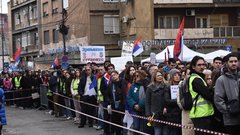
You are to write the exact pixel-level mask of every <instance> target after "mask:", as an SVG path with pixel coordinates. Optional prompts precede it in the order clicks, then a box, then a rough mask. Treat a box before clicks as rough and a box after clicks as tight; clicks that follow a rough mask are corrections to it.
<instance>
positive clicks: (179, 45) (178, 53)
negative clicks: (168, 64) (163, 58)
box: [173, 18, 184, 61]
mask: <svg viewBox="0 0 240 135" xmlns="http://www.w3.org/2000/svg"><path fill="white" fill-rule="evenodd" d="M183 35H184V18H183V20H182V23H181V25H180V27H179V30H178V33H177V37H176V41H175V45H174V48H173V55H174V58H175V59H177V60H181V61H183Z"/></svg>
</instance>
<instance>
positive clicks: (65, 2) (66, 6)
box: [63, 0, 68, 9]
mask: <svg viewBox="0 0 240 135" xmlns="http://www.w3.org/2000/svg"><path fill="white" fill-rule="evenodd" d="M63 8H64V9H68V0H63Z"/></svg>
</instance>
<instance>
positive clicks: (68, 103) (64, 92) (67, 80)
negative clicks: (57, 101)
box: [63, 71, 73, 120]
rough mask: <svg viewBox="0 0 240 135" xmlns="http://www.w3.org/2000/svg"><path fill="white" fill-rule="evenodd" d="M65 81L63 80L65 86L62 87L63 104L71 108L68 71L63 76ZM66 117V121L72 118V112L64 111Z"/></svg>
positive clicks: (70, 79)
mask: <svg viewBox="0 0 240 135" xmlns="http://www.w3.org/2000/svg"><path fill="white" fill-rule="evenodd" d="M64 75H65V77H66V79H65V85H64V87H65V88H64V91H63V95H64V96H66V97H65V98H64V103H65V106H66V107H68V108H71V100H70V99H72V95H71V83H72V78H71V75H70V73H69V72H68V71H66V73H65V74H64ZM66 115H67V119H68V120H70V119H72V118H73V116H72V111H71V110H70V109H66Z"/></svg>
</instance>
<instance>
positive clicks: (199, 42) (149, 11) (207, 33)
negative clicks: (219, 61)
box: [120, 0, 240, 56]
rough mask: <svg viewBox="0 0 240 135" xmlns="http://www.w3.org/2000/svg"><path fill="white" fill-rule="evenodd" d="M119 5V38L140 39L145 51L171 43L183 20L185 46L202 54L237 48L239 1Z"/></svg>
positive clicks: (157, 0) (190, 0)
mask: <svg viewBox="0 0 240 135" xmlns="http://www.w3.org/2000/svg"><path fill="white" fill-rule="evenodd" d="M122 5H123V6H121V7H122V8H121V11H120V12H121V18H122V20H123V21H124V22H125V23H124V24H123V26H122V27H121V29H122V30H121V39H122V40H123V41H124V40H136V39H137V38H138V37H142V39H143V44H144V46H145V48H146V50H151V51H156V52H159V50H161V49H163V48H165V47H166V46H168V45H172V44H174V42H175V38H176V35H177V31H178V28H179V25H180V23H181V21H182V19H183V18H185V29H184V39H185V41H184V42H185V44H186V45H187V46H188V47H190V48H192V49H194V50H197V51H199V52H204V53H207V52H209V51H212V50H216V49H225V48H227V47H228V48H229V47H230V48H232V51H237V50H239V48H240V45H239V43H240V40H239V37H240V16H239V15H240V1H239V0H171V1H169V0H149V1H144V0H135V1H134V0H128V2H127V4H122ZM149 53H150V51H145V52H144V54H143V56H145V55H148V56H149Z"/></svg>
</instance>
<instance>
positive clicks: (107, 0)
mask: <svg viewBox="0 0 240 135" xmlns="http://www.w3.org/2000/svg"><path fill="white" fill-rule="evenodd" d="M103 2H119V0H103Z"/></svg>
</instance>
